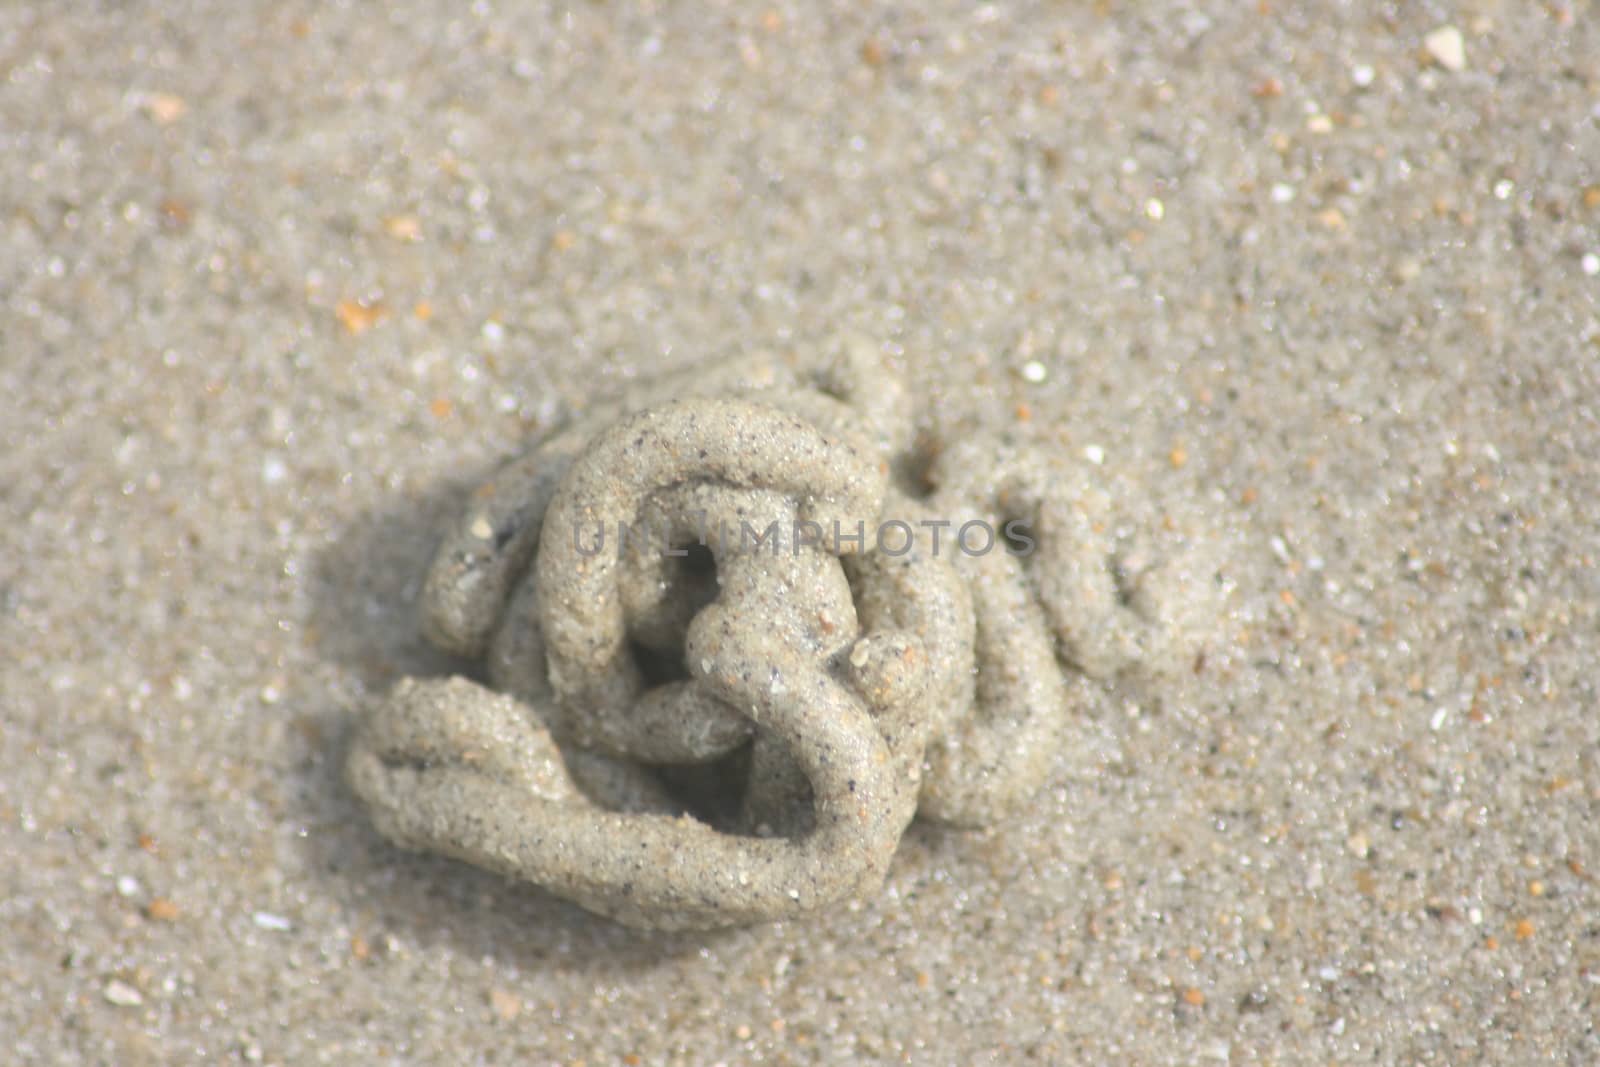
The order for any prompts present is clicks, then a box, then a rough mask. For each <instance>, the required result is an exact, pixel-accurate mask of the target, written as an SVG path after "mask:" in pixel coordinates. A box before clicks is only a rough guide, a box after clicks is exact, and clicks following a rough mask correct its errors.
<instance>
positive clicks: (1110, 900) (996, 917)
mask: <svg viewBox="0 0 1600 1067" xmlns="http://www.w3.org/2000/svg"><path fill="white" fill-rule="evenodd" d="M656 6H657V5H634V4H583V5H577V6H574V7H572V8H570V9H561V8H557V7H549V6H544V5H533V4H526V5H524V4H515V3H511V2H496V3H487V2H485V3H475V4H469V3H459V4H439V3H422V2H416V0H396V2H393V3H388V4H383V5H378V4H336V3H316V4H313V3H305V2H298V0H291V2H288V3H270V4H269V3H259V2H227V3H224V2H215V3H199V2H172V3H154V2H149V0H146V2H137V0H135V2H128V3H120V4H95V3H81V4H46V3H42V2H31V3H30V2H13V3H9V4H4V5H0V397H3V398H4V400H3V404H4V407H3V411H4V419H3V420H0V501H3V506H4V517H5V519H6V522H5V523H4V525H3V526H0V647H3V648H4V650H5V652H4V655H5V665H4V668H3V670H0V856H3V857H4V859H5V860H6V862H5V863H3V864H0V930H3V931H4V945H5V948H4V949H3V950H0V988H3V996H0V1035H3V1036H0V1044H3V1051H0V1059H6V1060H7V1061H8V1062H19V1063H25V1064H35V1063H39V1064H45V1063H105V1064H134V1065H137V1064H146V1063H148V1064H169V1063H198V1062H207V1063H210V1062H230V1061H235V1060H237V1061H243V1062H262V1063H275V1064H285V1065H288V1064H293V1065H300V1064H314V1063H324V1062H325V1063H351V1062H371V1063H408V1064H409V1063H443V1062H448V1063H577V1062H583V1063H586V1064H590V1065H598V1064H617V1063H625V1064H636V1063H637V1064H656V1063H683V1064H711V1063H718V1062H722V1063H729V1064H732V1063H746V1062H763V1063H841V1062H851V1061H854V1062H895V1063H903V1062H913V1063H940V1064H942V1063H950V1064H955V1063H962V1064H966V1063H972V1062H998V1063H1007V1064H1010V1063H1018V1062H1039V1063H1096V1062H1114V1063H1131V1064H1194V1063H1207V1062H1212V1063H1235V1064H1245V1063H1282V1064H1317V1065H1324V1064H1330V1063H1337V1064H1356V1063H1380V1064H1418V1063H1421V1064H1465V1063H1478V1062H1481V1063H1493V1064H1523V1063H1540V1062H1554V1063H1566V1064H1584V1063H1593V1062H1596V1061H1600V1036H1597V1035H1596V1033H1595V1030H1594V1025H1593V1019H1594V1017H1595V1003H1596V997H1597V996H1600V935H1597V933H1596V929H1595V921H1596V920H1595V917H1596V915H1597V914H1600V907H1597V904H1600V884H1597V883H1596V880H1595V879H1596V878H1597V877H1600V810H1597V809H1600V747H1597V746H1600V698H1597V692H1596V683H1595V680H1594V667H1595V659H1596V649H1597V646H1600V571H1597V556H1600V533H1597V531H1600V408H1597V406H1596V404H1597V402H1596V399H1595V398H1596V396H1597V395H1600V128H1597V122H1600V10H1597V9H1596V8H1595V6H1594V5H1593V4H1592V3H1588V2H1586V0H1571V2H1570V3H1569V2H1564V0H1558V2H1555V3H1550V4H1538V5H1528V4H1510V3H1502V2H1498V0H1484V2H1482V3H1479V4H1476V5H1471V4H1469V5H1450V4H1365V3H1354V4H1348V5H1330V4H1299V3H1292V2H1278V0H1274V2H1272V3H1267V4H1255V3H1228V4H1223V3H1213V4H1210V5H1206V6H1196V5H1194V4H1176V3H1163V2H1154V3H1148V4H1138V5H1133V4H1127V5H1123V4H1108V3H1091V2H1089V0H1083V2H1081V3H1058V4H1048V5H1044V4H1040V5H1032V4H984V5H979V6H973V5H962V4H951V5H943V4H936V5H926V4H924V5H905V6H897V7H892V8H891V7H880V8H873V9H871V11H870V12H864V11H858V10H857V9H856V7H855V6H854V5H835V6H830V7H826V8H819V7H816V6H812V5H793V6H789V5H784V4H779V5H776V6H766V5H759V4H758V5H751V6H740V5H721V6H712V7H709V8H708V7H703V6H700V5H660V10H656V9H655V8H656ZM861 343H866V344H869V345H872V346H876V347H877V348H878V349H879V350H881V351H883V352H884V353H886V354H887V355H888V357H889V358H890V360H891V361H892V362H893V363H894V364H895V365H896V366H897V368H898V369H899V370H900V372H901V373H902V374H903V376H904V377H905V379H906V381H907V382H908V383H909V394H910V396H909V399H910V402H911V403H912V404H913V406H914V413H915V420H916V426H917V430H918V438H919V440H920V441H921V442H922V443H923V444H924V445H925V444H926V443H928V442H930V441H931V442H960V441H962V440H964V439H967V438H969V437H971V436H973V435H974V434H975V433H976V432H978V431H983V432H986V433H997V434H999V433H1013V434H1016V435H1021V436H1025V437H1031V438H1034V439H1039V440H1048V441H1049V442H1051V444H1052V447H1053V448H1056V449H1058V450H1059V452H1060V454H1061V455H1063V456H1066V457H1068V458H1069V459H1070V460H1071V461H1072V463H1073V464H1075V471H1074V473H1073V474H1072V477H1074V478H1080V479H1082V480H1083V483H1084V484H1085V485H1086V486H1089V487H1091V488H1092V489H1093V490H1094V492H1095V493H1096V494H1098V496H1097V497H1096V499H1097V500H1100V501H1101V502H1102V504H1103V512H1102V516H1103V521H1100V522H1098V523H1097V524H1091V526H1092V527H1093V528H1092V530H1091V532H1093V533H1094V534H1095V535H1096V536H1104V537H1106V538H1107V539H1108V543H1110V544H1112V545H1114V546H1116V550H1117V551H1119V552H1121V551H1126V552H1129V553H1132V554H1133V555H1132V556H1130V558H1133V557H1134V556H1137V555H1138V553H1139V552H1140V551H1142V549H1141V546H1140V545H1138V544H1134V543H1132V542H1131V541H1129V540H1128V539H1127V534H1128V531H1133V530H1138V529H1155V530H1170V531H1171V532H1172V533H1173V535H1174V536H1184V535H1186V534H1187V533H1188V532H1189V531H1191V530H1195V529H1205V530H1211V531H1215V538H1214V539H1213V540H1211V541H1209V542H1208V547H1209V548H1210V549H1211V553H1212V557H1211V562H1212V563H1214V565H1215V566H1216V567H1217V568H1219V569H1220V571H1221V572H1222V573H1223V574H1224V576H1225V579H1226V582H1227V584H1228V587H1229V595H1228V597H1227V598H1226V599H1225V600H1224V601H1223V603H1224V604H1225V607H1224V608H1223V609H1221V610H1219V611H1218V613H1217V614H1216V616H1215V617H1212V618H1205V617H1200V618H1187V617H1186V618H1184V619H1182V620H1179V622H1180V624H1181V627H1182V628H1183V632H1184V633H1185V634H1187V635H1192V639H1193V641H1194V644H1193V646H1192V650H1191V646H1189V645H1187V644H1186V645H1185V646H1184V653H1183V655H1182V657H1181V661H1180V660H1179V658H1178V657H1176V656H1173V657H1170V660H1171V661H1170V662H1168V663H1167V664H1166V668H1165V669H1164V670H1163V671H1161V672H1159V673H1158V674H1148V675H1144V674H1134V675H1129V674H1126V673H1124V672H1121V671H1119V670H1115V669H1113V667H1114V665H1115V664H1116V663H1118V662H1120V661H1121V658H1123V657H1125V656H1126V655H1127V654H1129V649H1134V650H1137V648H1138V647H1139V642H1140V641H1141V640H1143V639H1144V638H1143V637H1142V636H1141V632H1140V631H1139V630H1138V629H1137V628H1129V629H1127V630H1125V631H1119V630H1113V631H1111V632H1110V633H1109V634H1107V633H1100V632H1097V631H1095V630H1094V629H1093V628H1090V627H1085V626H1082V625H1080V624H1079V621H1075V620H1072V619H1066V620H1058V621H1059V622H1060V623H1061V627H1062V628H1063V631H1064V632H1068V635H1069V638H1070V641H1071V642H1073V643H1074V645H1075V646H1076V647H1078V648H1079V651H1080V653H1081V654H1082V655H1083V656H1084V657H1085V661H1086V662H1091V663H1094V664H1101V665H1106V669H1105V670H1104V671H1103V672H1101V673H1102V674H1103V675H1104V676H1103V677H1097V678H1095V679H1093V681H1092V684H1087V683H1086V685H1085V687H1084V688H1085V695H1084V698H1083V703H1082V708H1083V714H1082V717H1081V720H1080V722H1079V729H1078V730H1077V732H1076V735H1075V737H1074V741H1073V743H1072V744H1071V745H1069V746H1064V747H1063V748H1062V749H1061V750H1060V751H1057V752H1055V753H1054V754H1053V755H1052V757H1051V758H1052V759H1053V760H1054V765H1053V767H1052V769H1051V772H1050V774H1049V775H1048V780H1047V785H1046V787H1045V788H1044V790H1043V791H1042V792H1041V793H1039V794H1038V795H1037V796H1036V797H1035V798H1034V799H1033V800H1032V801H1031V803H1029V804H1027V805H1025V807H1024V811H1023V813H1022V814H1021V815H1020V816H1019V817H1017V818H1016V819H1014V820H1012V821H1010V822H1008V823H1005V824H1004V825H1000V826H997V827H993V828H990V829H985V830H981V831H961V830H953V829H948V828H943V827H941V826H939V825H937V824H934V823H930V822H927V821H919V822H917V823H913V824H912V827H911V829H910V830H909V831H908V833H907V835H906V837H905V839H904V840H903V841H902V842H901V843H900V846H899V849H898V851H897V852H896V853H895V856H894V860H893V863H892V865H891V866H890V868H889V871H888V874H887V882H886V884H885V886H884V887H883V889H882V890H881V891H880V892H877V893H875V894H872V895H869V896H868V897H867V898H866V899H865V901H864V902H863V903H861V904H860V905H858V906H855V907H852V908H848V909H842V910H838V911H834V912H823V913H820V914H818V915H816V916H814V917H811V918H807V919H804V920H789V921H785V922H783V923H779V924H775V925H764V926H755V927H751V928H748V929H741V930H736V931H733V932H729V933H721V934H712V935H706V934H670V935H668V934H643V933H639V932H636V931H632V930H628V929H626V928H624V927H622V926H619V925H617V924H615V923H612V922H610V921H607V920H605V919H601V918H597V917H594V916H592V915H590V914H588V913H587V912H584V911H582V910H580V909H579V908H578V907H576V906H574V905H571V904H568V903H565V902H563V901H560V900H558V899H556V898H554V897H552V896H548V895H545V894H543V893H541V892H539V891H537V890H533V889H529V888H527V887H525V886H521V885H518V884H515V883H512V882H510V881H507V880H505V879H502V878H500V877H497V876H495V875H492V874H487V873H484V872H481V871H478V870H476V869H473V868H471V867H468V866H466V865H463V864H460V863H457V862H453V861H450V860H445V859H438V858H428V857H424V856H418V855H414V854H409V853H405V852H402V851H400V850H398V849H396V848H394V847H393V846H391V845H390V844H388V843H387V842H386V841H385V840H384V839H383V838H382V837H380V836H379V834H378V833H377V831H376V830H374V828H373V826H372V823H371V821H370V820H369V819H368V818H367V816H366V812H365V810H364V809H363V808H362V806H361V805H360V804H359V803H358V802H357V800H356V799H355V797H354V796H352V794H351V793H350V792H349V790H348V789H347V788H346V786H345V785H344V783H343V779H342V775H341V768H342V766H343V763H344V758H345V754H346V750H347V747H348V741H349V737H350V730H351V727H352V724H353V723H354V722H356V721H357V717H358V716H359V715H360V714H362V713H363V712H364V711H365V710H366V709H368V708H370V707H371V706H372V705H373V704H374V702H376V701H377V700H378V699H379V698H380V697H381V696H382V695H383V694H385V693H386V692H387V691H388V690H389V688H390V686H391V685H393V683H394V682H395V681H396V680H397V679H399V678H400V677H402V676H405V675H413V676H421V677H436V676H441V675H447V674H449V673H452V672H456V671H460V670H462V669H463V667H464V664H463V662H462V661H458V660H454V659H451V658H449V657H448V656H445V655H444V654H442V653H438V652H435V651H432V646H430V645H429V644H428V643H427V642H426V641H425V640H424V639H423V636H422V632H421V629H420V626H419V622H418V612H417V601H418V598H419V595H420V593H421V589H422V582H423V576H424V574H425V571H426V567H427V564H428V560H429V558H430V556H431V554H432V552H433V549H434V546H435V544H436V542H437V539H438V537H439V536H440V534H441V533H442V532H443V530H444V529H445V528H446V526H447V524H448V521H449V520H450V519H451V518H452V517H454V516H455V515H457V514H459V513H460V511H461V505H462V499H463V494H464V492H465V491H466V490H467V488H468V487H470V486H472V485H475V484H477V483H479V482H480V481H482V480H483V479H484V478H485V477H486V476H487V475H488V473H489V472H490V471H492V470H493V469H494V468H495V466H496V465H497V464H499V463H501V462H503V461H505V460H506V459H508V458H510V457H512V456H514V455H516V454H518V453H519V452H520V451H521V450H522V449H523V448H525V447H526V445H527V444H528V442H529V441H530V440H531V439H534V438H536V437H538V436H540V435H543V434H546V433H549V432H551V431H553V430H555V429H557V428H558V427H560V426H562V425H566V424H570V423H573V422H575V421H577V420H580V419H582V418H583V417H584V416H585V414H586V413H587V412H591V411H594V410H596V409H597V408H599V407H600V406H601V405H602V404H603V403H604V402H605V401H606V399H607V398H608V397H612V396H615V395H617V394H620V393H622V392H625V391H627V390H628V389H630V388H631V387H633V386H635V385H636V384H637V383H638V382H639V381H641V380H642V379H644V378H646V377H648V376H650V375H653V374H656V373H659V372H663V371H669V370H684V369H686V368H691V367H694V366H697V365H700V364H702V363H704V362H706V361H711V360H726V359H728V358H729V357H735V356H740V357H744V356H750V357H770V358H773V359H776V360H780V361H781V360H784V359H787V358H790V357H795V356H810V355H812V354H818V353H823V354H825V353H829V352H834V351H838V350H841V349H843V348H844V347H845V346H848V345H852V344H861ZM691 373H692V372H691ZM983 462H984V460H983V458H982V457H975V458H973V459H971V460H970V461H968V462H967V463H966V469H965V470H963V471H960V472H957V474H958V475H962V476H971V475H974V474H981V471H982V468H981V464H982V463H983ZM974 465H978V466H977V470H976V471H974V469H973V467H974ZM979 480H981V478H980V479H979ZM1092 563H1093V561H1092V560H1089V561H1084V560H1081V559H1079V560H1068V561H1066V562H1065V563H1064V564H1063V566H1067V567H1069V569H1068V570H1065V571H1063V572H1061V574H1058V575H1056V580H1060V581H1072V580H1075V578H1074V575H1076V574H1077V572H1076V571H1073V570H1071V569H1070V568H1071V567H1087V568H1088V570H1089V571H1090V572H1092V570H1093V568H1092Z"/></svg>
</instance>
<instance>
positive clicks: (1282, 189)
mask: <svg viewBox="0 0 1600 1067" xmlns="http://www.w3.org/2000/svg"><path fill="white" fill-rule="evenodd" d="M1294 197H1295V191H1294V186H1292V185H1290V184H1288V183H1287V182H1277V183H1275V184H1274V185H1273V186H1272V202H1273V203H1274V204H1287V203H1290V202H1291V201H1293V200H1294Z"/></svg>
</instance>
